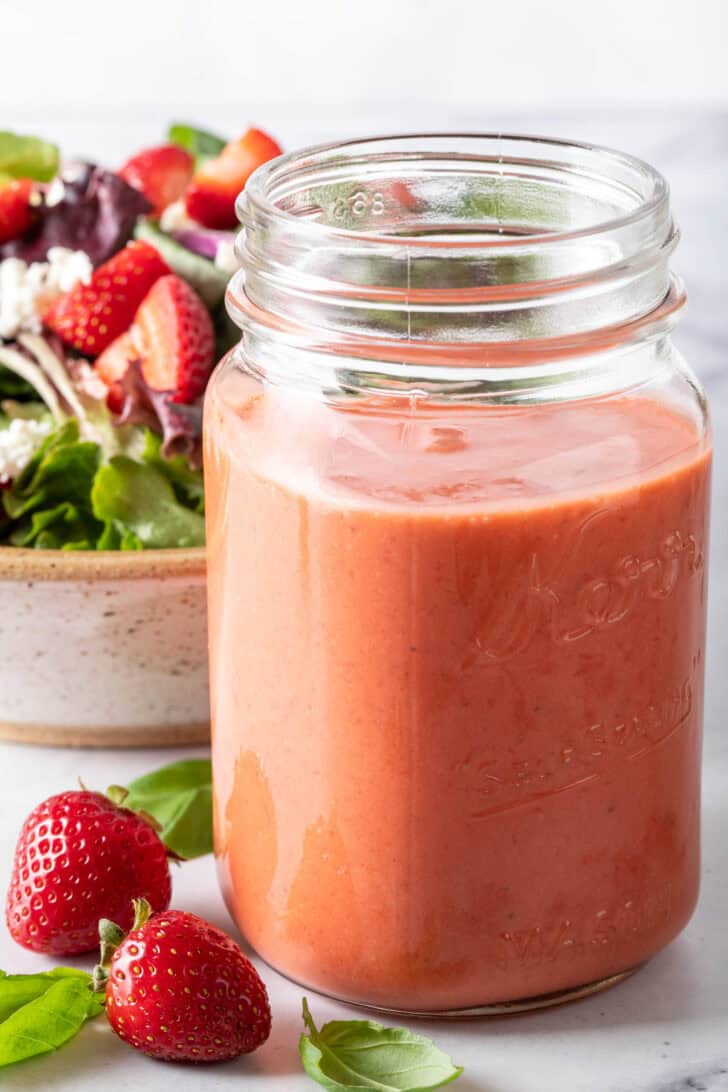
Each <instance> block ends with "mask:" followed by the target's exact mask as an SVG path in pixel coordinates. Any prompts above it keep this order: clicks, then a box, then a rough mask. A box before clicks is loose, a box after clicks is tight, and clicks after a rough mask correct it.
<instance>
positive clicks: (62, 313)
mask: <svg viewBox="0 0 728 1092" xmlns="http://www.w3.org/2000/svg"><path fill="white" fill-rule="evenodd" d="M166 273H169V266H168V265H167V263H166V262H165V261H164V260H163V258H162V257H161V255H160V254H159V252H158V251H157V250H155V249H154V247H153V246H150V245H149V243H144V242H135V243H129V244H128V245H127V246H125V247H124V249H123V250H120V251H119V252H118V254H114V256H113V258H109V260H108V262H104V264H103V265H100V266H99V268H98V269H97V270H96V271H95V272H94V273H93V275H92V277H91V280H90V282H89V283H88V284H77V285H76V287H75V288H72V289H71V291H70V292H66V293H65V294H64V295H63V296H59V297H58V299H56V300H55V301H54V302H53V303H52V304H51V306H50V308H49V309H48V311H47V312H46V313H45V315H44V316H43V321H44V323H45V324H46V326H47V327H48V328H49V329H50V330H53V332H54V333H56V334H58V336H59V337H60V339H61V340H62V341H64V342H65V343H66V344H67V345H71V346H73V348H74V349H78V351H79V352H80V353H85V354H86V356H98V354H99V353H101V352H103V350H104V349H105V348H106V347H107V346H108V345H110V344H111V342H112V341H113V340H114V339H115V338H117V337H118V336H119V335H120V334H122V333H123V332H124V331H125V330H127V329H128V328H129V326H130V325H131V322H132V320H133V318H134V315H135V314H136V311H137V308H138V307H139V304H140V303H141V302H142V300H143V299H144V297H145V296H146V294H147V292H148V291H149V289H150V288H151V287H152V285H153V284H154V282H155V281H158V280H159V278H160V277H163V276H164V275H165V274H166Z"/></svg>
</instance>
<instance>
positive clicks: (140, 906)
mask: <svg viewBox="0 0 728 1092" xmlns="http://www.w3.org/2000/svg"><path fill="white" fill-rule="evenodd" d="M132 906H133V907H134V924H133V925H132V929H141V927H142V925H146V924H147V922H148V921H149V919H150V917H151V916H152V908H151V906H150V905H149V903H148V902H147V900H146V899H132Z"/></svg>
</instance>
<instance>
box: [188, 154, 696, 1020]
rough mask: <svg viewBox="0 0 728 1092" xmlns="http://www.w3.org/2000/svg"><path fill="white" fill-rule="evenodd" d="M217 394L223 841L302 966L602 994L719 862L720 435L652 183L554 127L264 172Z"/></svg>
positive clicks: (359, 985) (653, 947)
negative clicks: (708, 791) (715, 735)
mask: <svg viewBox="0 0 728 1092" xmlns="http://www.w3.org/2000/svg"><path fill="white" fill-rule="evenodd" d="M238 209H239V214H240V219H241V221H242V223H243V231H242V233H241V236H240V239H239V242H238V249H239V254H240V257H241V258H242V261H243V265H244V269H243V271H242V272H241V273H240V274H239V275H238V276H236V277H235V278H234V280H233V282H232V284H231V287H230V289H229V292H228V308H229V311H230V314H231V315H232V317H233V318H234V319H235V321H236V322H237V323H238V324H239V326H240V328H241V330H242V339H241V342H240V345H239V346H238V347H237V348H236V349H235V350H233V351H232V353H230V354H229V355H228V356H227V357H226V358H225V359H224V360H223V361H222V363H221V364H220V366H219V368H218V370H217V372H216V375H215V377H214V379H213V381H212V384H211V387H210V390H209V393H208V396H207V403H206V419H205V435H206V453H205V481H206V496H207V513H208V515H207V518H208V547H207V549H208V566H209V611H210V662H211V688H212V722H213V762H214V781H215V837H216V853H217V858H218V862H219V869H220V875H221V878H222V885H223V889H224V892H225V896H226V899H227V901H228V905H229V907H230V910H231V913H232V915H233V917H234V918H235V920H236V921H237V923H238V924H239V926H240V928H241V930H242V932H243V933H244V935H245V936H246V937H247V939H248V940H249V942H250V943H251V945H252V946H253V947H254V948H255V949H256V950H257V952H258V953H259V954H260V955H261V956H262V957H263V959H264V960H266V961H267V962H268V963H270V964H271V965H272V966H273V967H275V968H276V969H277V970H279V971H281V972H282V973H283V974H285V975H287V976H289V977H290V978H292V979H294V980H295V981H297V982H299V983H301V984H304V985H305V986H306V987H309V988H312V989H315V990H319V991H321V992H323V993H326V994H330V995H332V996H335V997H338V998H342V999H344V1000H346V1001H351V1002H355V1003H358V1004H363V1005H369V1006H373V1007H376V1008H382V1009H389V1010H398V1011H403V1012H415V1013H442V1012H466V1013H467V1012H473V1011H479V1012H494V1011H495V1012H497V1011H503V1010H509V1009H517V1008H529V1007H534V1006H540V1005H545V1004H550V1003H553V1002H555V1001H561V1000H564V999H569V998H573V997H576V996H580V995H583V994H585V993H589V992H592V991H594V990H596V989H600V988H602V987H604V986H606V985H609V984H611V983H613V982H616V981H619V980H620V979H621V978H622V977H624V976H625V975H627V974H629V973H630V972H632V971H634V970H635V969H636V968H637V967H639V966H640V964H642V963H643V962H644V961H645V960H647V959H649V957H650V956H652V955H654V953H655V952H657V951H658V950H659V949H661V948H662V947H663V946H664V945H666V944H667V943H668V942H670V941H671V940H672V939H673V938H674V937H675V936H676V935H677V934H678V933H679V932H680V930H681V929H682V928H683V927H684V926H685V924H686V922H687V921H688V919H689V918H690V915H691V913H692V911H693V908H694V906H695V901H696V897H697V892H698V880H699V795H700V747H701V722H702V714H703V665H704V659H705V656H704V652H705V608H706V549H707V535H708V501H709V478H710V454H711V441H710V431H709V424H708V416H707V409H706V402H705V396H704V394H703V392H702V390H701V388H700V385H699V383H698V381H697V380H696V378H695V376H694V375H693V373H692V372H691V371H690V370H689V368H688V366H687V365H686V363H685V362H684V360H683V359H682V357H681V356H680V354H679V353H678V352H677V350H676V349H675V347H674V346H673V343H672V339H671V330H672V327H673V324H674V322H675V319H676V316H677V315H678V313H679V311H680V309H681V307H682V305H683V302H684V293H683V288H682V285H681V283H680V281H679V280H677V279H676V278H675V277H674V276H672V275H671V273H670V270H669V260H670V256H671V254H672V251H673V249H674V247H675V244H676V242H677V238H678V233H677V228H676V226H675V223H674V221H673V219H672V216H671V212H670V205H669V196H668V187H667V185H666V182H665V180H664V179H663V178H662V177H661V175H660V174H659V173H658V172H657V171H655V170H654V169H652V168H651V167H650V166H648V165H647V164H646V163H643V162H641V161H639V160H638V159H634V158H632V157H630V156H626V155H622V154H620V153H617V152H614V151H610V150H607V149H605V148H599V147H593V146H590V145H585V144H576V143H567V142H563V141H558V140H545V139H534V138H530V137H519V136H503V135H483V136H472V135H471V136H456V135H451V136H443V135H439V136H438V135H435V136H407V137H397V138H385V139H374V140H365V141H357V142H352V143H347V144H339V145H329V146H326V147H319V148H314V149H311V150H307V151H303V152H300V153H294V154H292V155H288V156H285V157H282V158H279V159H277V160H274V161H273V162H271V163H270V164H267V165H265V166H264V167H262V168H260V169H259V170H258V171H257V172H256V173H255V174H254V176H253V177H252V179H251V181H250V182H249V184H248V186H247V188H246V190H245V192H244V194H243V195H241V197H240V199H239V205H238Z"/></svg>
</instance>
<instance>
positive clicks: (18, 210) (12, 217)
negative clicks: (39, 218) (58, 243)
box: [0, 178, 34, 243]
mask: <svg viewBox="0 0 728 1092" xmlns="http://www.w3.org/2000/svg"><path fill="white" fill-rule="evenodd" d="M32 197H33V182H32V181H31V179H30V178H13V179H11V180H10V181H9V182H6V183H5V184H4V185H2V186H0V243H7V242H8V241H9V240H10V239H17V238H18V236H19V235H24V234H25V232H26V231H27V230H28V229H29V228H31V227H32V226H33V219H34V217H33V211H34V210H33V204H32Z"/></svg>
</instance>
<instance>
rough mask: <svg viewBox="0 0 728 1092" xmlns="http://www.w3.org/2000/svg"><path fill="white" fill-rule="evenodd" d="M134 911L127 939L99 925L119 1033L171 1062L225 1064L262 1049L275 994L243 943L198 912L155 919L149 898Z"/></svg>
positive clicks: (103, 978) (101, 973)
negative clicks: (269, 991)
mask: <svg viewBox="0 0 728 1092" xmlns="http://www.w3.org/2000/svg"><path fill="white" fill-rule="evenodd" d="M134 908H135V913H136V917H135V922H134V929H133V930H132V932H131V933H129V935H128V936H127V937H126V938H124V937H123V934H122V933H121V931H120V930H119V929H118V927H117V926H115V925H114V924H113V923H112V922H109V921H106V922H101V924H100V927H99V931H100V933H101V941H102V946H101V953H102V954H101V960H102V963H101V966H100V967H97V969H96V974H95V980H96V984H97V988H104V983H105V989H106V1014H107V1016H108V1018H109V1022H110V1024H111V1026H112V1028H113V1029H114V1031H115V1032H116V1034H117V1035H118V1036H120V1038H122V1039H124V1040H125V1041H126V1042H127V1043H129V1044H130V1045H131V1046H133V1047H136V1049H137V1050H141V1051H143V1053H144V1054H150V1055H151V1056H152V1057H153V1058H159V1059H161V1060H162V1061H167V1062H224V1061H228V1060H229V1059H230V1058H237V1056H238V1055H239V1054H249V1053H250V1052H251V1051H253V1050H256V1049H257V1047H259V1046H261V1044H262V1043H264V1042H265V1041H266V1039H267V1038H268V1036H269V1034H270V1025H271V1016H270V1004H269V1002H268V994H267V991H266V988H265V986H264V985H263V982H262V980H261V978H260V976H259V974H258V972H257V971H256V969H255V967H254V966H253V964H252V963H251V962H250V960H249V959H247V957H246V956H245V955H243V953H242V952H241V950H240V948H239V947H238V946H237V944H236V943H235V942H234V941H233V940H231V939H230V937H229V936H226V934H225V933H223V932H222V931H221V930H220V929H216V928H215V926H214V925H210V924H209V923H208V922H206V921H203V920H202V918H198V917H196V916H195V915H194V914H188V913H186V912H184V911H181V910H168V911H166V912H165V913H161V914H151V908H150V906H149V905H148V903H146V902H145V901H144V900H137V901H135V904H134ZM150 914H151V916H150ZM117 945H118V946H117ZM112 951H113V955H112V956H111V958H110V960H109V956H110V953H111V952H112Z"/></svg>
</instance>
